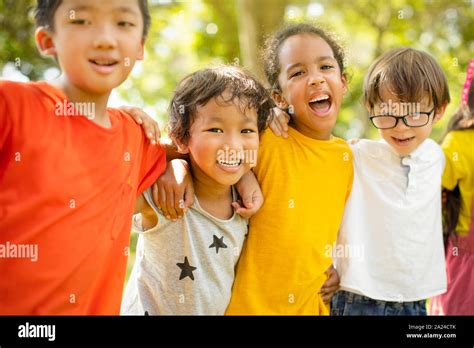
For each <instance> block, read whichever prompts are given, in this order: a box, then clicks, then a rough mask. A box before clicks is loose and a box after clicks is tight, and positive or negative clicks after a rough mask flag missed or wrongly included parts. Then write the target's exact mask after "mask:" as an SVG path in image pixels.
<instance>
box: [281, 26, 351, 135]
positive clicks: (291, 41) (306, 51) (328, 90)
mask: <svg viewBox="0 0 474 348" xmlns="http://www.w3.org/2000/svg"><path fill="white" fill-rule="evenodd" d="M279 62H280V74H279V76H278V82H279V85H280V87H281V94H280V93H274V94H273V97H274V99H275V102H276V103H277V105H278V106H279V107H280V108H284V109H286V108H289V111H290V113H292V123H293V126H294V128H295V129H296V130H298V131H299V132H300V133H302V134H304V135H306V136H308V137H310V138H314V139H319V140H327V139H329V137H330V135H331V131H332V129H333V128H334V125H335V123H336V120H337V115H338V114H339V109H340V107H341V103H342V98H343V95H344V93H345V92H346V89H347V84H346V79H345V77H344V76H343V75H342V74H341V71H340V68H339V66H338V64H337V61H336V59H335V58H334V53H333V51H332V49H331V47H330V46H329V45H328V44H327V42H326V41H325V40H323V39H322V38H321V37H319V36H316V35H312V34H299V35H294V36H291V37H289V38H288V39H286V40H285V42H284V43H283V44H282V45H281V48H280V51H279ZM291 111H293V112H291Z"/></svg>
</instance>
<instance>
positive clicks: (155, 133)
mask: <svg viewBox="0 0 474 348" xmlns="http://www.w3.org/2000/svg"><path fill="white" fill-rule="evenodd" d="M119 109H120V110H122V111H124V112H126V113H127V114H129V115H130V116H132V118H133V119H134V120H135V122H136V123H138V124H139V125H141V126H142V128H143V131H144V132H145V135H146V137H147V138H148V139H149V140H150V142H151V143H152V145H155V144H158V142H159V141H160V136H161V133H160V126H159V125H158V122H156V121H155V120H154V119H153V118H152V117H151V116H149V115H148V114H147V113H146V112H145V111H143V110H142V109H140V108H137V107H134V106H121V107H120V108H119Z"/></svg>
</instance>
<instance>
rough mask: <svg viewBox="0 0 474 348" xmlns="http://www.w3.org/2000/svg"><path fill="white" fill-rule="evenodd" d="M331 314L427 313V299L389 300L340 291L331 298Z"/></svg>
mask: <svg viewBox="0 0 474 348" xmlns="http://www.w3.org/2000/svg"><path fill="white" fill-rule="evenodd" d="M331 315H335V316H341V315H420V316H422V315H426V300H421V301H414V302H387V301H379V300H374V299H371V298H369V297H365V296H362V295H358V294H354V293H353V292H348V291H342V290H341V291H338V292H336V293H335V294H334V296H333V297H332V300H331Z"/></svg>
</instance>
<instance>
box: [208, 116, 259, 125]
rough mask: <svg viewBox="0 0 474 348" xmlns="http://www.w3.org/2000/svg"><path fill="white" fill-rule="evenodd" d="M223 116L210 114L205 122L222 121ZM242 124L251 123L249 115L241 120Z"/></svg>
mask: <svg viewBox="0 0 474 348" xmlns="http://www.w3.org/2000/svg"><path fill="white" fill-rule="evenodd" d="M224 118H225V116H221V117H219V116H212V117H211V118H209V119H208V121H207V123H214V122H215V123H222V122H224ZM242 123H244V124H251V123H253V122H252V119H251V118H250V117H245V120H244V121H243V122H242Z"/></svg>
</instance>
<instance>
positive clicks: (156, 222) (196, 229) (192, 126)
mask: <svg viewBox="0 0 474 348" xmlns="http://www.w3.org/2000/svg"><path fill="white" fill-rule="evenodd" d="M272 106H273V103H272V101H271V98H270V96H269V95H268V94H267V91H266V90H265V88H264V87H263V86H262V85H261V84H260V83H259V82H258V81H257V80H256V79H255V78H253V77H252V76H251V75H249V74H248V73H247V72H245V71H243V70H242V69H240V68H237V67H234V66H221V67H217V68H212V69H204V70H200V71H197V72H195V73H193V74H191V75H189V76H188V77H186V78H184V79H183V81H182V82H181V83H180V84H179V85H178V88H177V89H176V91H175V93H174V96H173V99H172V101H171V103H170V109H169V117H170V120H169V134H170V137H171V138H172V140H173V142H174V143H175V145H176V146H177V148H178V151H179V152H181V153H183V154H188V155H189V162H190V164H191V170H192V173H193V177H194V190H195V193H196V196H195V200H194V204H193V205H192V206H191V207H190V208H189V209H188V210H187V211H186V213H185V215H184V217H183V218H182V219H180V220H177V221H171V220H167V219H165V217H164V216H163V215H162V213H161V211H160V210H159V209H158V208H157V207H156V205H155V204H154V203H153V199H152V197H151V191H150V189H148V190H147V191H145V192H144V194H143V196H142V197H141V198H140V203H139V205H140V209H139V210H140V212H141V214H139V215H135V218H134V225H135V228H136V229H137V230H138V231H139V233H140V236H139V239H138V243H137V259H136V261H135V265H134V267H133V271H132V274H131V276H130V279H129V281H128V284H127V287H126V290H125V295H124V299H123V301H122V308H121V313H122V314H135V315H144V314H145V315H146V314H149V315H154V314H161V315H172V314H180V315H200V314H202V315H213V314H214V315H223V314H224V312H225V309H226V307H227V305H228V303H229V300H230V294H231V289H232V284H233V281H234V268H235V265H236V263H237V261H238V258H239V256H240V252H241V249H242V245H243V242H244V239H245V236H246V234H247V220H245V219H244V218H242V217H241V216H239V215H238V214H236V213H235V212H234V211H233V208H232V205H231V204H232V202H234V201H235V199H236V197H235V191H234V189H233V186H232V185H234V184H235V183H237V181H239V180H240V178H241V177H242V176H243V175H244V174H246V173H247V172H249V171H250V169H251V168H252V167H253V166H255V165H256V154H257V151H258V145H259V134H260V133H261V132H262V131H263V130H264V129H265V127H266V125H267V123H268V120H269V118H270V117H271V115H272Z"/></svg>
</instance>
